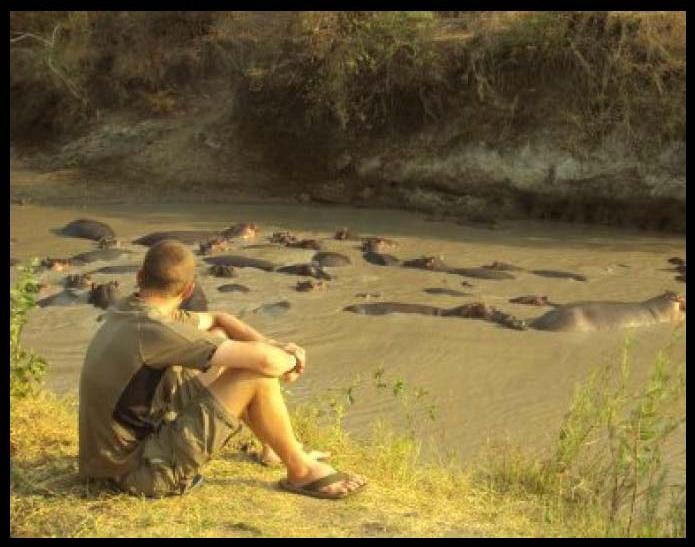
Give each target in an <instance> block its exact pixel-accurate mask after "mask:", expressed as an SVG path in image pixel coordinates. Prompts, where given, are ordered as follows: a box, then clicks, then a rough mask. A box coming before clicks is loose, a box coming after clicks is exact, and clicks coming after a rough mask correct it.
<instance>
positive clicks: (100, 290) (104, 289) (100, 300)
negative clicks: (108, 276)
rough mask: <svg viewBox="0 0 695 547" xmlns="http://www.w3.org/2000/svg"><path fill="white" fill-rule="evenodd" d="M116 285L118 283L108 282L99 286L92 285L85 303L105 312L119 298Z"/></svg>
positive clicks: (118, 290)
mask: <svg viewBox="0 0 695 547" xmlns="http://www.w3.org/2000/svg"><path fill="white" fill-rule="evenodd" d="M118 285H119V283H118V281H109V282H108V283H102V284H100V285H96V284H94V283H92V287H91V289H90V291H89V296H88V297H87V302H88V303H90V304H94V305H95V306H96V307H97V308H101V309H103V310H105V309H106V308H108V307H109V306H112V305H113V304H115V303H116V301H117V300H118V299H119V298H120V297H121V293H120V289H119V288H118Z"/></svg>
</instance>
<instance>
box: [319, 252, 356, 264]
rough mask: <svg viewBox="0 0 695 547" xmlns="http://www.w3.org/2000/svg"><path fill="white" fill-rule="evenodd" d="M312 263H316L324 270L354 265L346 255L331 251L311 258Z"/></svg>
mask: <svg viewBox="0 0 695 547" xmlns="http://www.w3.org/2000/svg"><path fill="white" fill-rule="evenodd" d="M311 261H312V262H315V263H316V264H318V265H319V266H321V267H322V268H325V267H329V268H335V267H338V266H347V265H349V264H352V262H350V259H349V258H348V257H347V256H345V255H344V254H340V253H332V252H329V251H320V252H318V253H316V254H315V255H314V256H312V257H311Z"/></svg>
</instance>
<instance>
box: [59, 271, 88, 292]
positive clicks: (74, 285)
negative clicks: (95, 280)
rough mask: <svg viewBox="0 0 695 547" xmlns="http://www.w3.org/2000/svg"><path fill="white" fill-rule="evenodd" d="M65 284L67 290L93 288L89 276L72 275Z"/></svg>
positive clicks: (66, 279)
mask: <svg viewBox="0 0 695 547" xmlns="http://www.w3.org/2000/svg"><path fill="white" fill-rule="evenodd" d="M63 284H64V285H65V288H67V289H86V288H87V287H91V286H92V277H91V276H90V275H89V274H70V275H68V276H67V277H66V278H65V280H64V282H63Z"/></svg>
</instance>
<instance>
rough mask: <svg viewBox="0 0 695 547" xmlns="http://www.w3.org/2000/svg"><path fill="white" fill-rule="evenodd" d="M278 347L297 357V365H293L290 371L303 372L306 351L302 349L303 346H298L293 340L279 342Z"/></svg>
mask: <svg viewBox="0 0 695 547" xmlns="http://www.w3.org/2000/svg"><path fill="white" fill-rule="evenodd" d="M280 347H281V348H282V349H283V350H285V351H286V352H287V353H289V354H291V355H294V356H295V358H296V359H297V366H295V367H294V369H292V371H291V372H296V373H297V374H301V373H302V372H304V369H305V368H306V351H304V348H303V347H301V346H298V345H297V344H295V343H294V342H290V343H288V344H281V345H280Z"/></svg>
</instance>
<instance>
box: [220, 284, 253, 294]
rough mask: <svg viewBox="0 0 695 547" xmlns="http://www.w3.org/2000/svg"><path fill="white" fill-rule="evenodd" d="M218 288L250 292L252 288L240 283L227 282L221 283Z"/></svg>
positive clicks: (224, 290)
mask: <svg viewBox="0 0 695 547" xmlns="http://www.w3.org/2000/svg"><path fill="white" fill-rule="evenodd" d="M217 290H218V291H220V292H243V293H246V292H250V291H251V289H249V288H248V287H247V286H246V285H240V284H239V283H227V284H226V285H221V286H219V287H217Z"/></svg>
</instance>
